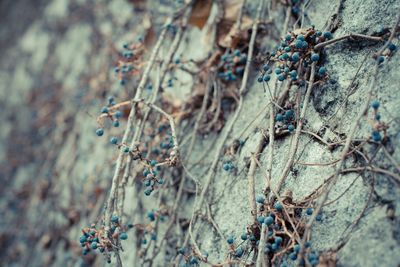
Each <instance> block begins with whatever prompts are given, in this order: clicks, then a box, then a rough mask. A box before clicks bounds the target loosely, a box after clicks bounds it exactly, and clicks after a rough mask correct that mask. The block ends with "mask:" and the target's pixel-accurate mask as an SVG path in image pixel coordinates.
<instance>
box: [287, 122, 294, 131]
mask: <svg viewBox="0 0 400 267" xmlns="http://www.w3.org/2000/svg"><path fill="white" fill-rule="evenodd" d="M287 129H288V131H289V133H292V132H293V131H294V125H293V124H289V125H288V127H287Z"/></svg>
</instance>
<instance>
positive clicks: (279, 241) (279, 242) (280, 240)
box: [275, 236, 282, 245]
mask: <svg viewBox="0 0 400 267" xmlns="http://www.w3.org/2000/svg"><path fill="white" fill-rule="evenodd" d="M275 243H276V244H278V245H280V244H281V243H282V237H280V236H275Z"/></svg>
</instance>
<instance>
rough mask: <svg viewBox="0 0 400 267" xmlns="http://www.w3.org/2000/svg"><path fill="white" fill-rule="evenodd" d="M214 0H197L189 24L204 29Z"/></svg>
mask: <svg viewBox="0 0 400 267" xmlns="http://www.w3.org/2000/svg"><path fill="white" fill-rule="evenodd" d="M211 6H212V0H197V1H196V2H195V3H194V5H193V9H192V13H191V14H190V18H189V24H191V25H194V26H196V27H198V28H199V29H202V28H203V27H204V25H205V24H206V22H207V20H208V17H209V16H210V12H211Z"/></svg>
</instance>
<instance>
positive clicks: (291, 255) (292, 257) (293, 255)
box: [289, 253, 297, 261]
mask: <svg viewBox="0 0 400 267" xmlns="http://www.w3.org/2000/svg"><path fill="white" fill-rule="evenodd" d="M289 259H291V260H292V261H295V260H296V259H297V253H290V254H289Z"/></svg>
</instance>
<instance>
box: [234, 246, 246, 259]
mask: <svg viewBox="0 0 400 267" xmlns="http://www.w3.org/2000/svg"><path fill="white" fill-rule="evenodd" d="M243 253H244V250H243V249H242V247H238V248H237V249H236V250H235V257H237V258H240V257H242V256H243Z"/></svg>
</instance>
